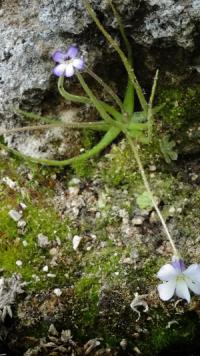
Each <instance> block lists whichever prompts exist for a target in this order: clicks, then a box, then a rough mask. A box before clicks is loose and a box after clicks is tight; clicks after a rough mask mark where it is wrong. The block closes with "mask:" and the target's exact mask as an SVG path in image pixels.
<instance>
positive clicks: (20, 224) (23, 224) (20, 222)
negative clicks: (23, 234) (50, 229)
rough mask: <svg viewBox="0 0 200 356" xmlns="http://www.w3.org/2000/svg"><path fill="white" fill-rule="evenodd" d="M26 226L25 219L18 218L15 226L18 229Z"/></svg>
mask: <svg viewBox="0 0 200 356" xmlns="http://www.w3.org/2000/svg"><path fill="white" fill-rule="evenodd" d="M25 226H26V221H25V220H19V221H18V223H17V227H19V228H20V229H23V228H24V227H25Z"/></svg>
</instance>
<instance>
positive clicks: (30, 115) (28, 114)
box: [14, 108, 60, 124]
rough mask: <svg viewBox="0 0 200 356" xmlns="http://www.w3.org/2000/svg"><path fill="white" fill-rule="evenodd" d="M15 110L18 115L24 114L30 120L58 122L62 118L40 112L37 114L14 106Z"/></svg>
mask: <svg viewBox="0 0 200 356" xmlns="http://www.w3.org/2000/svg"><path fill="white" fill-rule="evenodd" d="M14 112H15V113H16V114H18V115H22V116H24V117H26V118H27V119H28V120H37V121H43V122H45V123H46V124H57V123H59V122H60V120H59V119H57V118H52V117H47V116H41V115H39V114H35V113H32V112H28V111H24V110H21V109H17V108H14Z"/></svg>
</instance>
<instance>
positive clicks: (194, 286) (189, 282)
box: [186, 278, 200, 295]
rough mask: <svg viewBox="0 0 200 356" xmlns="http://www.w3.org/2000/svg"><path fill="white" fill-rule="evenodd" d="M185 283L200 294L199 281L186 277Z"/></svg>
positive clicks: (195, 292)
mask: <svg viewBox="0 0 200 356" xmlns="http://www.w3.org/2000/svg"><path fill="white" fill-rule="evenodd" d="M186 283H187V286H188V287H189V288H190V289H191V291H192V292H193V293H194V294H197V295H200V283H198V282H197V283H195V282H193V281H192V280H191V279H189V278H188V279H187V281H186Z"/></svg>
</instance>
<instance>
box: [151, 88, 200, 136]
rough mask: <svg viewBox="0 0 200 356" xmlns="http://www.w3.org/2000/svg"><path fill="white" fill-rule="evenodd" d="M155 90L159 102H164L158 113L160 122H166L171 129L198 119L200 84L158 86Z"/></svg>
mask: <svg viewBox="0 0 200 356" xmlns="http://www.w3.org/2000/svg"><path fill="white" fill-rule="evenodd" d="M157 92H158V101H159V103H160V104H161V103H164V104H165V106H164V107H163V109H162V111H161V113H160V115H161V118H162V123H164V124H168V125H169V126H170V129H171V130H173V131H174V130H177V129H180V128H181V127H184V128H185V127H188V126H190V125H191V123H192V122H195V121H197V122H198V121H199V112H200V85H191V86H189V87H188V86H185V87H184V86H182V87H180V86H179V87H175V86H173V87H160V88H159V89H158V90H157Z"/></svg>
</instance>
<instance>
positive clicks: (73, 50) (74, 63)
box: [52, 46, 84, 77]
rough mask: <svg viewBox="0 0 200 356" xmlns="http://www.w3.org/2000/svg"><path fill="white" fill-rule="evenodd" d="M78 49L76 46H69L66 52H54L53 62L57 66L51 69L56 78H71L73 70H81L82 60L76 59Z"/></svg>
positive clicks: (82, 66)
mask: <svg viewBox="0 0 200 356" xmlns="http://www.w3.org/2000/svg"><path fill="white" fill-rule="evenodd" d="M78 52H79V51H78V48H77V47H76V46H70V47H69V48H68V49H67V51H66V52H64V53H63V52H61V51H55V52H54V54H53V55H52V58H53V60H54V61H55V62H56V63H58V65H57V66H56V67H55V68H54V69H53V73H54V74H55V75H57V77H61V75H64V76H65V77H72V76H73V75H74V73H75V69H79V70H81V69H83V68H84V61H83V58H78V57H77V56H78Z"/></svg>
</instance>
